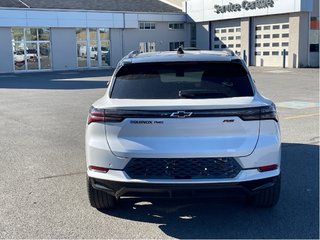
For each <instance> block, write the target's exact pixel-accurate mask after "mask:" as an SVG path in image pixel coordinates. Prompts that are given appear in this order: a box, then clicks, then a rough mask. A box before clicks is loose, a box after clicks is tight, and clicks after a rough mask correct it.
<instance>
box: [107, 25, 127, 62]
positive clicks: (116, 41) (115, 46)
mask: <svg viewBox="0 0 320 240" xmlns="http://www.w3.org/2000/svg"><path fill="white" fill-rule="evenodd" d="M122 35H123V29H111V32H110V42H111V55H110V59H111V67H116V66H117V64H118V62H119V61H120V60H121V59H122V57H123V56H124V53H123V46H122V38H123V37H122Z"/></svg>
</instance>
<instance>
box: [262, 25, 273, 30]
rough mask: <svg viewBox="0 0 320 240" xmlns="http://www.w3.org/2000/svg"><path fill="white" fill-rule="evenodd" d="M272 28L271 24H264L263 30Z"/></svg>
mask: <svg viewBox="0 0 320 240" xmlns="http://www.w3.org/2000/svg"><path fill="white" fill-rule="evenodd" d="M270 28H271V27H270V26H264V27H263V30H270Z"/></svg>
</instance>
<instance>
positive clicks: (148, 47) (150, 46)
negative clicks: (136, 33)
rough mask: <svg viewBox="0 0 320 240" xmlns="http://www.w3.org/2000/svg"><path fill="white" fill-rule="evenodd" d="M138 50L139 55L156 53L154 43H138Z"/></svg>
mask: <svg viewBox="0 0 320 240" xmlns="http://www.w3.org/2000/svg"><path fill="white" fill-rule="evenodd" d="M139 48H140V53H144V52H155V51H156V43H155V42H140V43H139Z"/></svg>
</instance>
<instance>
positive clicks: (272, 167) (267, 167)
mask: <svg viewBox="0 0 320 240" xmlns="http://www.w3.org/2000/svg"><path fill="white" fill-rule="evenodd" d="M277 168H278V165H277V164H272V165H268V166H263V167H258V170H259V171H260V172H267V171H271V170H275V169H277Z"/></svg>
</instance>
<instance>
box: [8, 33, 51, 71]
mask: <svg viewBox="0 0 320 240" xmlns="http://www.w3.org/2000/svg"><path fill="white" fill-rule="evenodd" d="M11 34H12V48H13V59H14V68H15V70H16V71H21V70H46V69H51V42H50V29H49V28H12V29H11Z"/></svg>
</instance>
